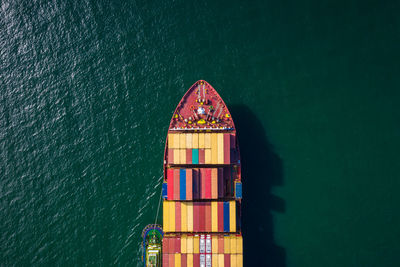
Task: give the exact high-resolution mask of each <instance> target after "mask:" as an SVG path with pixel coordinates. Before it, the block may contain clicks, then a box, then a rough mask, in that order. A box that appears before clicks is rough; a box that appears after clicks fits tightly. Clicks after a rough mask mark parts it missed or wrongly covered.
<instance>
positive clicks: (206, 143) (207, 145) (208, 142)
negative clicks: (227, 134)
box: [204, 133, 211, 148]
mask: <svg viewBox="0 0 400 267" xmlns="http://www.w3.org/2000/svg"><path fill="white" fill-rule="evenodd" d="M204 148H211V134H210V133H206V134H205V136H204Z"/></svg>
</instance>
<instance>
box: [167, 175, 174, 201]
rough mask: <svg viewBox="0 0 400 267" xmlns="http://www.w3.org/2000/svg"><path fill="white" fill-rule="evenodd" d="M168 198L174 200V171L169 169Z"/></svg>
mask: <svg viewBox="0 0 400 267" xmlns="http://www.w3.org/2000/svg"><path fill="white" fill-rule="evenodd" d="M167 198H168V200H172V199H174V169H167Z"/></svg>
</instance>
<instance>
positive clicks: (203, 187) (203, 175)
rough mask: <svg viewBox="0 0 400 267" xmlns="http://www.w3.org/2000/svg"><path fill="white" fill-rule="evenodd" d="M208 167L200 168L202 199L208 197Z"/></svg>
mask: <svg viewBox="0 0 400 267" xmlns="http://www.w3.org/2000/svg"><path fill="white" fill-rule="evenodd" d="M206 183H207V181H206V169H204V168H201V169H200V185H201V189H200V197H201V199H206Z"/></svg>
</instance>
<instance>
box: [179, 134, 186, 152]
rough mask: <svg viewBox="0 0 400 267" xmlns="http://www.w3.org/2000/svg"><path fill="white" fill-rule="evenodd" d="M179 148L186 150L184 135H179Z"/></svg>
mask: <svg viewBox="0 0 400 267" xmlns="http://www.w3.org/2000/svg"><path fill="white" fill-rule="evenodd" d="M179 148H180V149H186V134H184V133H180V134H179Z"/></svg>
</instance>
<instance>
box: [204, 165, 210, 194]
mask: <svg viewBox="0 0 400 267" xmlns="http://www.w3.org/2000/svg"><path fill="white" fill-rule="evenodd" d="M204 172H205V175H206V179H205V183H206V186H205V187H206V193H205V199H211V169H210V168H207V169H205V170H204Z"/></svg>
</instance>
